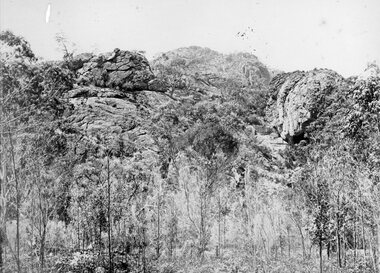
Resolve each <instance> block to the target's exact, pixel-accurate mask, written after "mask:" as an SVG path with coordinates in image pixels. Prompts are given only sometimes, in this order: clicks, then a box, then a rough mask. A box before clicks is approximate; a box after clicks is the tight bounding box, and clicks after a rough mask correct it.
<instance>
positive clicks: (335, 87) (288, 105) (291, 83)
mask: <svg viewBox="0 0 380 273" xmlns="http://www.w3.org/2000/svg"><path fill="white" fill-rule="evenodd" d="M344 82H345V80H344V78H343V77H342V76H340V75H339V74H337V73H336V72H334V71H332V70H328V69H314V70H312V71H308V72H301V71H296V72H293V73H284V74H279V75H277V76H275V77H274V78H273V80H272V82H271V85H270V97H269V101H268V107H267V109H266V117H267V120H268V121H269V122H270V124H271V126H272V127H273V128H275V129H276V131H277V132H278V134H279V135H280V136H281V137H282V138H283V139H285V140H287V141H288V142H291V143H293V142H297V141H298V140H302V139H303V138H305V137H307V136H305V132H306V128H307V126H308V125H309V124H310V123H311V122H313V121H315V120H316V119H317V118H318V117H319V116H321V115H322V114H323V111H324V110H325V109H326V107H328V105H330V104H331V103H332V101H331V99H330V98H331V95H332V94H333V93H334V92H338V91H339V89H340V88H341V87H342V86H343V84H344Z"/></svg>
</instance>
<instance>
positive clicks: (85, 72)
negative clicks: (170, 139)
mask: <svg viewBox="0 0 380 273" xmlns="http://www.w3.org/2000/svg"><path fill="white" fill-rule="evenodd" d="M74 70H75V71H76V74H77V78H76V85H75V86H74V88H73V89H72V90H70V91H69V92H67V93H66V94H65V99H66V100H67V101H68V102H69V103H70V104H71V105H72V111H71V114H70V115H69V116H68V117H67V119H66V121H67V122H68V124H69V125H70V128H72V129H73V130H74V131H75V132H76V133H77V134H78V135H81V136H83V137H82V138H81V141H80V142H78V143H79V145H78V149H77V152H79V153H81V150H83V151H82V152H84V151H85V150H86V149H89V148H88V145H93V147H108V149H110V148H111V149H112V153H114V154H115V155H117V156H132V155H133V153H134V152H135V151H136V150H139V149H141V147H148V146H149V145H151V144H152V140H151V138H150V137H149V134H148V133H147V126H148V124H149V120H148V118H147V117H148V116H149V114H150V112H152V111H154V109H155V108H157V107H159V105H162V104H163V103H165V102H167V101H168V97H167V95H166V94H165V91H166V89H165V86H164V85H160V84H159V83H158V80H157V79H156V78H155V76H154V74H153V73H152V71H151V69H150V65H149V62H148V61H147V59H146V58H145V57H144V56H143V55H141V54H139V53H135V52H130V51H122V50H119V49H115V50H114V51H113V52H111V53H105V54H100V55H98V56H94V55H93V54H88V53H84V54H80V55H78V56H75V57H74ZM152 91H157V92H152ZM86 145H87V146H86ZM80 147H82V148H80ZM100 150H101V149H100Z"/></svg>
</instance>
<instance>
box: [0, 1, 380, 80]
mask: <svg viewBox="0 0 380 273" xmlns="http://www.w3.org/2000/svg"><path fill="white" fill-rule="evenodd" d="M0 1H1V6H0V12H1V14H0V27H1V29H2V30H5V29H9V30H12V31H13V32H14V33H15V34H18V35H22V36H24V37H25V38H26V39H27V40H28V41H29V42H30V44H31V46H32V49H33V50H34V52H35V53H37V55H38V56H41V57H43V58H45V59H59V58H61V57H62V53H61V52H60V51H59V50H58V49H57V43H56V41H55V36H56V34H57V33H63V34H64V35H65V36H66V37H67V38H68V40H69V41H70V42H71V43H75V48H76V50H77V52H89V51H91V52H103V51H111V50H113V49H114V48H116V47H118V48H120V49H128V50H144V51H146V53H147V56H148V58H151V57H152V56H153V55H154V54H156V53H158V52H163V51H168V50H171V49H175V48H178V47H183V46H190V45H199V46H206V47H209V48H211V49H214V50H217V51H220V52H223V53H230V52H236V51H248V52H251V53H253V54H255V55H257V56H258V57H259V58H260V59H261V61H262V62H264V63H265V64H267V65H269V66H270V67H272V68H277V69H281V70H284V71H293V70H307V69H313V68H315V67H318V68H331V69H334V70H336V71H337V72H339V73H341V74H342V75H343V76H350V75H355V74H359V73H360V72H361V71H363V70H364V68H365V66H366V64H367V63H368V62H371V61H374V60H376V61H377V63H380V0H50V1H49V0H0ZM49 4H50V12H49V13H50V16H48V17H49V20H48V22H47V20H46V19H47V18H46V17H47V16H46V13H47V10H48V6H49Z"/></svg>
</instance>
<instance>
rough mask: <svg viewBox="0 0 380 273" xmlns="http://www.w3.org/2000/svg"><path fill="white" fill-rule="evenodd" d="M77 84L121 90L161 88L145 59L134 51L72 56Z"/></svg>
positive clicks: (118, 50)
mask: <svg viewBox="0 0 380 273" xmlns="http://www.w3.org/2000/svg"><path fill="white" fill-rule="evenodd" d="M73 67H74V70H76V73H77V76H78V79H77V83H78V84H79V85H94V86H97V87H105V88H113V89H117V90H122V91H141V90H148V89H157V88H158V89H160V88H159V87H158V85H157V82H156V81H155V80H154V79H155V77H154V75H153V72H152V70H151V69H150V66H149V62H148V60H147V59H146V58H145V57H144V56H143V55H141V54H140V53H137V52H131V51H123V50H120V49H115V50H114V51H113V52H109V53H104V54H100V55H97V56H95V55H93V54H91V53H83V54H79V55H77V56H75V57H74V60H73Z"/></svg>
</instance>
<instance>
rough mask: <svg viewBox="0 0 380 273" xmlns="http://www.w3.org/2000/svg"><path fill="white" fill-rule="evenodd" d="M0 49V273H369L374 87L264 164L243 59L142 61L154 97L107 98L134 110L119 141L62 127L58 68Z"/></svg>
mask: <svg viewBox="0 0 380 273" xmlns="http://www.w3.org/2000/svg"><path fill="white" fill-rule="evenodd" d="M0 40H1V42H2V45H3V46H2V52H1V54H2V59H1V61H0V87H1V89H0V90H1V94H0V102H1V104H0V107H1V108H0V167H1V168H0V243H1V246H0V272H4V273H5V272H162V273H171V272H173V273H174V272H226V273H227V272H380V271H379V270H380V171H379V170H380V114H379V113H380V78H379V73H377V75H373V76H371V77H368V78H366V79H360V78H357V79H356V78H352V79H347V84H346V87H345V88H343V89H342V90H339V92H336V93H332V94H329V95H328V96H326V97H324V99H325V100H327V102H326V107H325V110H324V111H323V112H321V113H320V114H319V115H318V117H317V118H316V119H315V120H314V121H313V122H311V123H310V124H309V125H308V126H307V128H305V134H302V135H299V136H297V137H296V138H295V139H294V141H293V143H291V144H289V145H288V146H287V148H286V149H285V150H282V151H281V152H280V153H279V154H275V152H274V151H273V150H272V149H271V147H270V145H269V146H268V145H263V144H262V143H261V142H260V141H259V139H260V138H259V136H268V135H270V134H273V133H275V131H274V130H273V129H272V128H270V126H269V125H266V123H265V109H266V106H267V104H266V103H267V101H268V97H269V94H272V93H271V92H272V91H270V90H269V81H270V77H271V76H270V72H269V71H268V70H267V69H266V68H265V66H264V65H262V64H261V63H260V62H259V61H258V60H257V58H256V57H255V56H252V55H250V54H231V55H228V56H225V55H221V54H219V53H217V52H214V51H212V50H209V49H203V48H198V47H190V48H184V49H179V50H177V51H172V52H168V53H166V54H163V55H162V56H160V57H159V58H157V59H155V60H154V61H153V62H152V63H151V67H152V70H153V72H154V74H155V75H156V78H157V79H158V80H159V82H160V84H161V85H162V86H166V88H167V91H166V93H165V94H162V90H160V92H157V94H156V93H154V92H151V91H149V92H146V93H144V92H141V91H142V90H138V91H136V92H135V93H133V90H132V91H131V90H129V89H128V92H127V93H123V92H122V90H119V91H117V92H118V93H117V92H116V91H112V92H116V93H112V92H111V91H109V90H108V91H109V93H110V94H111V93H112V94H114V95H113V97H112V98H117V99H122V100H125V101H127V102H128V103H130V104H132V105H133V106H136V110H135V111H134V112H133V111H130V112H128V113H129V115H130V116H127V113H123V115H121V117H122V123H123V124H124V125H125V124H127V125H128V130H129V131H130V132H131V134H130V135H129V138H128V139H127V140H125V139H122V137H121V135H120V134H118V133H117V130H116V129H115V130H116V133H115V134H111V133H113V132H112V128H113V127H111V126H112V125H109V124H101V125H100V127H99V128H100V129H99V130H98V131H96V134H97V135H95V136H94V137H92V136H91V137H90V136H89V135H86V134H85V133H83V131H80V130H79V129H78V127H76V126H74V123H73V120H81V119H85V117H82V118H78V117H77V116H75V115H78V114H77V113H78V112H76V111H78V110H77V108H75V107H78V106H74V104H73V103H72V101H73V100H72V101H70V99H68V97H67V96H66V95H67V93H68V92H69V91H70V90H73V88H77V86H76V85H77V82H76V77H77V75H76V73H77V70H76V69H75V67H76V65H77V64H75V63H74V62H75V61H74V59H73V55H72V54H70V53H69V52H65V58H64V60H63V61H60V62H39V61H38V60H37V58H36V56H35V55H34V54H33V52H32V50H31V49H30V46H29V44H28V43H27V41H25V40H24V39H23V38H21V37H18V36H15V35H14V34H12V33H10V32H3V33H1V35H0ZM141 58H142V57H141ZM242 64H244V65H243V66H242ZM372 69H374V70H376V69H377V70H378V68H377V67H372ZM377 72H379V71H377ZM90 88H91V90H92V91H88V90H87V89H83V88H82V89H77V90H80V92H82V93H80V92H79V91H78V92H77V93H78V94H79V93H80V94H83V93H86V92H88V93H90V92H95V93H96V92H98V91H99V90H100V89H97V87H95V86H90ZM128 88H130V86H128ZM86 90H87V91H86ZM70 92H71V91H70ZM99 92H100V91H99ZM86 94H87V93H86ZM96 94H98V93H96ZM97 96H98V100H100V98H101V95H97ZM104 96H105V97H106V96H108V97H109V95H104ZM108 97H107V98H108ZM151 100H153V101H154V102H155V103H154V104H152V103H150V101H151ZM110 102H112V101H111V100H110ZM321 103H322V102H321ZM83 104H85V103H83ZM112 105H113V104H112V103H109V105H108V106H110V107H111V108H113V109H118V108H117V107H118V104H117V102H114V105H113V106H112ZM95 106H96V104H94V106H92V105H91V107H93V108H92V111H95V110H96V109H95V110H94V108H95ZM89 108H90V106H89ZM106 109H108V110H107V111H111V110H109V108H106ZM133 109H135V108H133ZM110 113H113V112H112V111H111V112H110ZM73 117H74V118H73ZM127 125H125V126H127ZM102 126H103V127H102ZM278 157H280V158H281V160H278Z"/></svg>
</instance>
